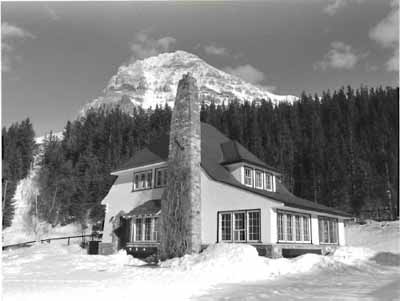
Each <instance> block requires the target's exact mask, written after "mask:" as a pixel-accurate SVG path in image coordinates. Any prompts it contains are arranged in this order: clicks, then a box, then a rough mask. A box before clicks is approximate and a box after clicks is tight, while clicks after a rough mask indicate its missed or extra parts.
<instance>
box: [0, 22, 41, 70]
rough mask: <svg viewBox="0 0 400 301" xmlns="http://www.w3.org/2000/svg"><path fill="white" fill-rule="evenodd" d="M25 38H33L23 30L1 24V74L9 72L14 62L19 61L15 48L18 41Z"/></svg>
mask: <svg viewBox="0 0 400 301" xmlns="http://www.w3.org/2000/svg"><path fill="white" fill-rule="evenodd" d="M27 38H28V39H34V38H35V36H34V35H33V34H31V33H30V32H28V31H26V30H25V29H22V28H21V27H17V26H15V25H11V24H9V23H7V22H5V23H2V24H1V50H2V66H1V71H2V72H7V71H10V70H11V69H12V65H13V63H14V62H20V61H21V59H22V58H21V56H19V55H17V54H16V53H15V47H16V45H17V44H18V43H19V42H20V41H22V40H24V39H27Z"/></svg>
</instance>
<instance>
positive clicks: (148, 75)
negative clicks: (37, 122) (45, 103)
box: [83, 51, 297, 111]
mask: <svg viewBox="0 0 400 301" xmlns="http://www.w3.org/2000/svg"><path fill="white" fill-rule="evenodd" d="M188 72H190V73H191V74H192V75H193V77H194V78H196V79H197V81H198V87H199V95H200V98H201V99H202V100H204V101H205V102H207V101H211V100H214V101H215V102H216V103H222V102H228V101H231V100H233V99H238V100H239V101H245V100H249V101H252V100H256V99H266V100H271V101H272V102H273V103H275V104H277V103H279V102H282V101H287V102H293V101H294V100H296V99H297V97H295V96H291V95H276V94H273V93H270V92H268V91H267V90H266V89H265V88H263V87H259V86H255V85H252V84H250V83H247V82H245V81H244V80H242V79H240V78H238V77H236V76H233V75H230V74H228V73H226V72H223V71H221V70H218V69H216V68H214V67H213V66H211V65H209V64H207V63H206V62H205V61H203V60H202V59H200V58H199V57H198V56H196V55H194V54H191V53H188V52H185V51H176V52H171V53H162V54H159V55H158V56H154V57H150V58H147V59H144V60H137V61H135V62H134V63H132V64H130V65H128V66H121V67H119V69H118V72H117V74H115V75H114V76H113V77H112V78H111V79H110V81H109V83H108V85H107V88H106V89H105V91H104V95H103V96H101V97H99V98H97V99H95V100H94V101H93V102H91V103H89V104H87V105H86V106H85V107H84V109H83V111H85V110H87V109H89V108H96V107H99V106H101V105H103V104H107V105H113V104H118V103H120V104H122V105H123V106H129V104H133V105H137V106H141V107H143V108H149V107H153V108H154V107H155V106H156V105H162V106H163V105H164V104H165V103H167V104H168V105H170V106H171V107H172V106H173V104H174V103H173V101H174V99H175V95H176V88H177V86H178V81H179V80H180V79H181V78H182V75H183V74H186V73H188Z"/></svg>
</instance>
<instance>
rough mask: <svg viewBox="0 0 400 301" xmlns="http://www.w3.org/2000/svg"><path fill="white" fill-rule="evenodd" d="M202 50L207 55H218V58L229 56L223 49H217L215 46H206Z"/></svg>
mask: <svg viewBox="0 0 400 301" xmlns="http://www.w3.org/2000/svg"><path fill="white" fill-rule="evenodd" d="M203 49H204V51H205V52H206V53H207V54H212V55H220V56H223V55H229V51H228V50H227V49H226V48H224V47H218V46H215V45H206V46H204V47H203Z"/></svg>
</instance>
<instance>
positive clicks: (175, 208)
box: [160, 74, 201, 259]
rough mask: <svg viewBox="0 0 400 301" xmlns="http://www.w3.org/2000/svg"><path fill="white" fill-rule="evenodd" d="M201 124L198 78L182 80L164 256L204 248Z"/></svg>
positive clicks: (164, 210)
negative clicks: (202, 233)
mask: <svg viewBox="0 0 400 301" xmlns="http://www.w3.org/2000/svg"><path fill="white" fill-rule="evenodd" d="M200 162H201V127H200V101H199V96H198V88H197V85H196V80H195V79H194V78H193V77H192V76H191V75H190V74H186V75H184V76H183V78H182V79H181V80H180V81H179V84H178V90H177V95H176V99H175V105H174V110H173V112H172V119H171V131H170V138H169V157H168V185H167V188H166V190H165V192H164V197H163V199H162V202H161V223H162V224H161V225H162V226H161V246H160V257H161V259H167V258H172V257H176V256H183V255H185V254H190V253H195V252H200V250H201V194H200V189H201V188H200Z"/></svg>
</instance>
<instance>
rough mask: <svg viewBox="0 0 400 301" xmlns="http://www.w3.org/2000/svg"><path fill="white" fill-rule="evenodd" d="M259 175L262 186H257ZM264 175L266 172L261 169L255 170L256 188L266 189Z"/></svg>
mask: <svg viewBox="0 0 400 301" xmlns="http://www.w3.org/2000/svg"><path fill="white" fill-rule="evenodd" d="M257 173H259V174H260V183H261V186H257ZM264 174H265V171H263V170H260V169H254V188H257V189H264Z"/></svg>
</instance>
